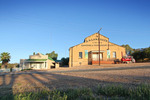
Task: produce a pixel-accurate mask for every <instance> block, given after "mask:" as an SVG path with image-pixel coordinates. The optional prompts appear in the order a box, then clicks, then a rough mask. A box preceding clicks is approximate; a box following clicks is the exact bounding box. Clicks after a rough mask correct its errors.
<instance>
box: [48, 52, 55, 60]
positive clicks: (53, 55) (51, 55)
mask: <svg viewBox="0 0 150 100" xmlns="http://www.w3.org/2000/svg"><path fill="white" fill-rule="evenodd" d="M46 55H48V57H51V58H52V59H53V60H57V57H58V54H57V53H55V51H52V52H51V53H46Z"/></svg>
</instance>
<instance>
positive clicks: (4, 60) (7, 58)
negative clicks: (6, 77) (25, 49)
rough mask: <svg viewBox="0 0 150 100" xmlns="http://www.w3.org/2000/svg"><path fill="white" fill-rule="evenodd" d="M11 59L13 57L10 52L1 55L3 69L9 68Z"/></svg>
mask: <svg viewBox="0 0 150 100" xmlns="http://www.w3.org/2000/svg"><path fill="white" fill-rule="evenodd" d="M10 58H11V56H10V53H8V52H3V53H1V54H0V61H2V66H1V67H2V68H4V67H5V68H7V64H8V62H9V61H10Z"/></svg>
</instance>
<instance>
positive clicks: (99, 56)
mask: <svg viewBox="0 0 150 100" xmlns="http://www.w3.org/2000/svg"><path fill="white" fill-rule="evenodd" d="M101 29H102V28H100V30H99V31H98V49H99V52H98V55H99V66H100V31H101Z"/></svg>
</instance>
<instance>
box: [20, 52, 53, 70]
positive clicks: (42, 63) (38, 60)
mask: <svg viewBox="0 0 150 100" xmlns="http://www.w3.org/2000/svg"><path fill="white" fill-rule="evenodd" d="M55 64H56V63H55V61H54V60H53V59H52V58H50V57H48V55H43V54H41V53H37V54H36V55H30V56H29V59H21V60H20V66H22V67H23V68H33V69H50V68H51V67H53V66H54V67H55Z"/></svg>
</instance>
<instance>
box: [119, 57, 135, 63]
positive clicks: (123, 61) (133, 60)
mask: <svg viewBox="0 0 150 100" xmlns="http://www.w3.org/2000/svg"><path fill="white" fill-rule="evenodd" d="M121 62H122V63H135V59H134V58H133V56H124V57H122V58H121Z"/></svg>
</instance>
